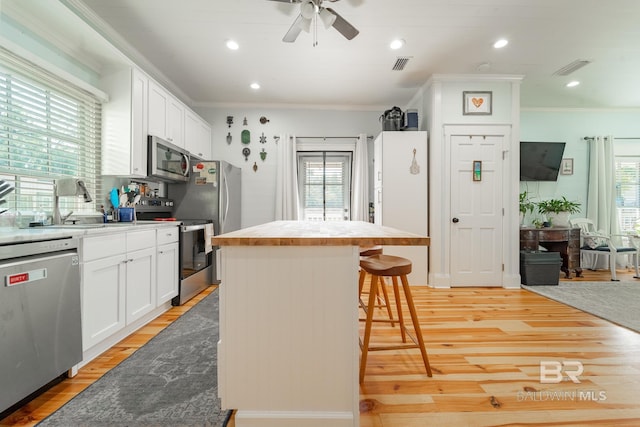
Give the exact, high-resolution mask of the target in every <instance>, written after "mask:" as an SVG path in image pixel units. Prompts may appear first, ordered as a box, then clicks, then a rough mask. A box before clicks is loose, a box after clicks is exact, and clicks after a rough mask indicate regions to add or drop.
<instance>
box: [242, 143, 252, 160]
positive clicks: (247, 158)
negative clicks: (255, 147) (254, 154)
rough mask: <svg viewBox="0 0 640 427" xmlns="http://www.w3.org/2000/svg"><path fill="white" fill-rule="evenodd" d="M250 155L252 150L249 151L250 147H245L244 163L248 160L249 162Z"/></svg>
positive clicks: (243, 153)
mask: <svg viewBox="0 0 640 427" xmlns="http://www.w3.org/2000/svg"><path fill="white" fill-rule="evenodd" d="M249 154H251V150H250V149H249V147H244V148H243V149H242V155H243V156H244V161H245V162H246V161H247V160H249Z"/></svg>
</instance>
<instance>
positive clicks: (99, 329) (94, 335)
mask: <svg viewBox="0 0 640 427" xmlns="http://www.w3.org/2000/svg"><path fill="white" fill-rule="evenodd" d="M176 230H177V227H176ZM81 242H82V243H81V250H80V258H81V263H82V265H81V271H82V284H81V286H82V348H83V350H84V351H86V350H87V349H90V348H91V347H93V346H95V345H96V344H99V343H100V342H102V341H104V340H105V339H107V338H109V337H111V336H113V335H114V334H115V333H117V332H118V331H120V330H122V329H124V328H125V327H126V326H128V325H131V324H132V323H133V322H135V321H137V320H138V319H140V318H142V317H143V316H145V315H146V314H148V313H150V312H151V311H153V310H154V309H155V308H156V307H157V306H158V304H157V298H156V292H157V288H156V250H157V248H156V229H155V228H154V229H151V230H143V231H130V230H127V231H120V232H117V231H116V232H113V233H109V234H100V235H96V236H87V237H83V238H82V240H81ZM171 262H174V263H175V264H174V265H173V268H174V269H176V270H177V268H178V264H177V258H175V259H172V260H171Z"/></svg>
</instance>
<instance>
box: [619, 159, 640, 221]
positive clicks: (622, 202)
mask: <svg viewBox="0 0 640 427" xmlns="http://www.w3.org/2000/svg"><path fill="white" fill-rule="evenodd" d="M616 206H617V207H618V216H619V218H620V227H621V229H622V231H623V232H630V231H635V226H636V224H640V223H639V222H638V221H640V157H616Z"/></svg>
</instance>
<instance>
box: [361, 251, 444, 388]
mask: <svg viewBox="0 0 640 427" xmlns="http://www.w3.org/2000/svg"><path fill="white" fill-rule="evenodd" d="M360 268H361V269H362V270H364V271H366V272H367V273H369V274H371V276H372V279H371V289H370V290H369V304H368V305H367V306H364V305H363V307H362V308H363V309H364V311H365V313H366V315H367V317H366V320H365V327H364V338H363V339H362V340H361V341H360V348H361V350H362V357H361V359H360V383H362V382H363V380H364V372H365V369H366V366H367V353H368V352H369V351H378V350H399V349H408V348H418V349H420V353H421V354H422V360H423V362H424V367H425V368H426V370H427V375H428V376H431V375H432V374H431V366H430V365H429V357H428V356H427V350H426V349H425V346H424V340H423V339H422V331H421V329H420V323H419V322H418V315H417V313H416V308H415V306H414V304H413V297H412V296H411V289H410V288H409V281H408V280H407V274H409V273H411V261H409V260H408V259H406V258H401V257H397V256H392V255H383V254H378V255H372V256H369V257H367V258H362V259H361V260H360ZM383 277H391V278H392V280H393V293H394V296H395V299H396V307H397V309H398V323H400V333H401V335H402V342H403V343H406V342H407V338H406V336H407V335H409V338H411V340H412V341H413V344H402V345H388V346H380V347H369V341H370V339H371V325H372V323H373V320H374V319H373V309H371V307H375V302H376V296H377V293H378V282H381V281H382V280H383ZM398 277H400V281H401V282H402V291H403V292H404V296H405V299H406V301H407V306H408V308H409V313H410V315H411V321H412V323H413V329H414V332H415V337H413V336H412V335H411V334H410V333H409V330H408V329H407V328H406V327H405V325H404V319H403V316H402V305H401V303H400V292H399V289H398ZM361 301H362V300H361ZM377 321H383V322H384V321H387V322H391V321H392V320H386V319H384V320H383V319H379V320H377Z"/></svg>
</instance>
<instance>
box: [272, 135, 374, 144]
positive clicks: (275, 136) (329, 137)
mask: <svg viewBox="0 0 640 427" xmlns="http://www.w3.org/2000/svg"><path fill="white" fill-rule="evenodd" d="M273 138H274V139H275V140H276V144H277V143H278V141H280V137H279V136H278V135H274V136H273ZM291 138H293V136H290V137H289V139H291ZM359 138H360V137H359V136H296V139H359ZM367 139H373V136H370V135H367Z"/></svg>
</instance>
